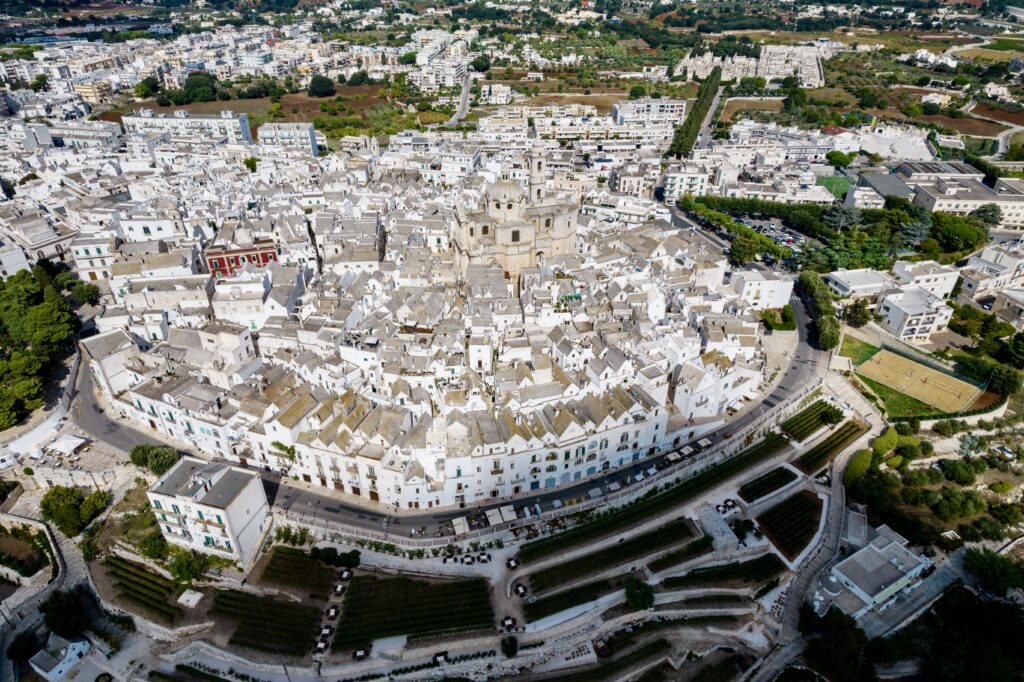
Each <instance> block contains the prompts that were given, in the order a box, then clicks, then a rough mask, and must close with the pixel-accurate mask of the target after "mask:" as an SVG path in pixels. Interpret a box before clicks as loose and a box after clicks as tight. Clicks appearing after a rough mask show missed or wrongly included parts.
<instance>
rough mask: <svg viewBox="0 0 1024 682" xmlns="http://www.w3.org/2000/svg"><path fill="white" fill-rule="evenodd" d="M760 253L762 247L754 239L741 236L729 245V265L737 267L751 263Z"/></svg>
mask: <svg viewBox="0 0 1024 682" xmlns="http://www.w3.org/2000/svg"><path fill="white" fill-rule="evenodd" d="M759 251H760V245H759V244H758V243H757V242H756V241H755V240H754V239H751V238H750V237H746V236H743V235H739V236H738V237H736V238H735V239H733V240H732V244H730V245H729V263H731V264H732V265H737V266H739V265H743V264H744V263H749V262H750V261H752V260H754V256H756V255H757V254H758V252H759Z"/></svg>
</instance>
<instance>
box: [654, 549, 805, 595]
mask: <svg viewBox="0 0 1024 682" xmlns="http://www.w3.org/2000/svg"><path fill="white" fill-rule="evenodd" d="M784 568H785V566H783V564H782V561H781V560H780V559H779V558H778V557H777V556H775V555H774V554H765V555H763V556H759V557H757V558H756V559H750V560H748V561H734V562H732V563H728V564H720V565H718V566H703V567H701V568H695V569H694V570H692V571H690V572H688V573H687V574H686V575H680V576H673V577H671V578H665V580H664V581H663V582H662V584H663V585H664V586H665V587H666V588H667V589H674V588H677V587H693V586H697V585H721V584H727V583H735V582H739V583H743V584H749V583H758V582H762V581H764V580H767V579H768V578H772V577H774V576H776V575H778V574H779V573H781V572H782V570H783V569H784Z"/></svg>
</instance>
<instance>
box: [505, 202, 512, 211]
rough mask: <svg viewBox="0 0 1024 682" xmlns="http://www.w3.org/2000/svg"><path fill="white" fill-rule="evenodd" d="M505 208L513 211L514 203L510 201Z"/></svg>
mask: <svg viewBox="0 0 1024 682" xmlns="http://www.w3.org/2000/svg"><path fill="white" fill-rule="evenodd" d="M505 208H507V209H508V210H510V211H511V210H512V203H511V202H509V203H508V205H506V206H505Z"/></svg>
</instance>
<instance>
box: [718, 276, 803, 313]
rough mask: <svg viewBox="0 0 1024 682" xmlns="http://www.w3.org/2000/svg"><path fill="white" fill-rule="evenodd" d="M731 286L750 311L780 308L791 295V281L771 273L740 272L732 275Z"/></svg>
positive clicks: (787, 301)
mask: <svg viewBox="0 0 1024 682" xmlns="http://www.w3.org/2000/svg"><path fill="white" fill-rule="evenodd" d="M732 286H733V289H735V290H736V293H737V294H739V297H740V300H741V301H743V303H745V304H746V306H747V307H748V308H750V309H751V310H768V309H771V308H781V307H783V306H784V305H786V304H787V303H789V299H790V297H791V296H792V295H793V280H792V279H789V278H788V277H782V276H780V275H777V274H775V273H773V272H761V271H759V270H741V271H739V272H735V273H733V276H732Z"/></svg>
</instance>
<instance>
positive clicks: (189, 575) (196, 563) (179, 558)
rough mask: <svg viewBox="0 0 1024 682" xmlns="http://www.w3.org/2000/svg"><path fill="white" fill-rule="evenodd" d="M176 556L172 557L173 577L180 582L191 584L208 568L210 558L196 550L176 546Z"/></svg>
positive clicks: (171, 568)
mask: <svg viewBox="0 0 1024 682" xmlns="http://www.w3.org/2000/svg"><path fill="white" fill-rule="evenodd" d="M172 551H173V552H174V558H172V559H171V566H170V571H171V577H173V578H174V580H175V581H176V582H178V583H182V584H191V583H192V582H193V581H195V580H198V579H199V578H200V577H201V576H202V575H203V571H205V570H206V567H207V565H208V559H207V558H206V557H205V556H203V555H201V554H196V553H195V552H190V551H188V550H184V549H179V548H177V547H176V548H174V550H172Z"/></svg>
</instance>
